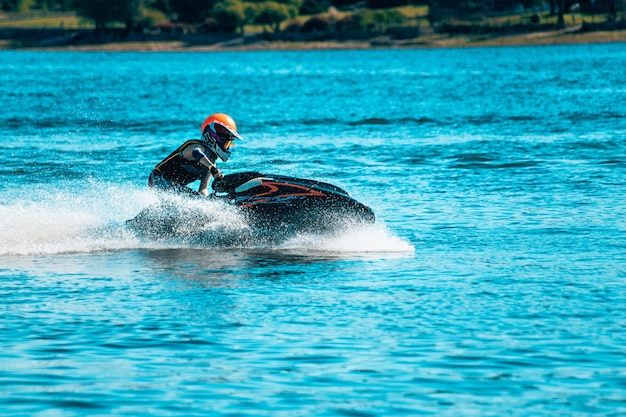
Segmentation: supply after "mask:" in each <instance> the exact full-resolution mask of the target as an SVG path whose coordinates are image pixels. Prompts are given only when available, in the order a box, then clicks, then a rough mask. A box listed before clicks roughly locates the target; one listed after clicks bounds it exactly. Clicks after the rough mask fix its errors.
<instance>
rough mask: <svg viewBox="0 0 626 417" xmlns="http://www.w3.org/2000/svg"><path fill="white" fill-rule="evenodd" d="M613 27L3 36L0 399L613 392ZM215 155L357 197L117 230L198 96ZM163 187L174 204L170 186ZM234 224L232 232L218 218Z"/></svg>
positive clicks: (460, 401)
mask: <svg viewBox="0 0 626 417" xmlns="http://www.w3.org/2000/svg"><path fill="white" fill-rule="evenodd" d="M624 68H626V45H624V44H614V45H595V46H588V45H583V46H554V47H519V48H492V49H449V50H401V51H400V50H387V51H382V50H381V51H325V52H247V53H238V52H232V53H231V52H219V53H63V52H58V53H57V52H0V100H1V103H0V104H1V105H0V107H1V108H2V110H1V111H0V162H1V163H0V295H1V297H2V302H1V303H0V335H1V336H0V343H1V345H2V349H0V389H1V391H2V392H3V395H2V396H0V414H3V415H12V416H18V415H23V416H34V415H37V416H78V415H90V416H98V415H101V416H105V415H128V416H140V415H145V416H190V415H213V416H273V417H275V416H358V417H361V416H362V417H368V416H395V415H407V416H415V415H435V416H458V415H466V416H503V415H507V416H531V415H532V416H544V415H545V416H583V415H594V416H599V415H602V416H618V415H625V414H626V350H625V346H626V240H625V238H626V208H625V203H624V201H625V199H624V194H625V192H624V191H625V186H626V84H625V83H624V80H625V79H626V78H625V72H624ZM216 111H223V112H227V113H229V114H231V115H232V116H233V117H234V118H235V120H236V121H237V123H238V125H239V130H240V132H241V133H242V135H244V136H245V141H244V142H241V143H240V144H239V146H238V147H237V148H236V149H235V150H234V152H233V157H232V158H231V160H230V161H229V162H228V163H221V164H219V166H220V168H221V169H222V171H223V172H224V173H232V172H238V171H247V170H258V171H262V172H269V173H276V174H285V175H296V176H300V177H304V178H313V179H317V180H322V181H326V182H330V183H333V184H336V185H338V186H341V187H343V188H345V189H347V190H348V191H349V192H350V193H351V194H352V195H353V196H354V197H355V198H356V199H357V200H359V201H361V202H363V203H365V204H368V205H369V206H370V207H372V209H373V210H374V212H375V213H376V215H377V222H376V224H375V225H373V226H368V227H355V228H352V229H350V230H348V231H346V232H342V233H337V234H333V235H316V234H310V235H295V236H280V239H279V240H278V241H277V242H276V241H275V242H273V243H272V244H268V243H263V242H260V241H259V242H256V241H254V240H246V241H238V240H237V239H236V235H237V233H238V230H239V229H240V228H242V227H243V228H245V227H246V225H245V224H240V223H236V222H235V221H234V219H233V217H232V216H231V215H230V214H229V213H225V209H224V207H223V206H220V205H216V204H210V203H207V206H206V207H203V208H200V210H202V211H203V214H207V213H208V214H210V215H214V217H215V221H214V222H213V223H212V224H211V227H210V228H209V230H208V231H207V233H209V234H210V233H215V234H220V237H221V239H219V241H220V242H222V243H220V244H216V243H210V242H216V240H211V239H208V240H207V241H206V242H204V243H203V241H197V240H193V241H192V240H188V239H185V237H184V236H183V237H179V238H176V239H157V240H146V239H142V238H141V237H138V236H136V235H135V234H134V233H133V232H132V231H131V230H128V229H127V228H126V227H125V224H124V222H125V220H127V219H129V218H132V217H133V216H135V215H136V214H137V213H138V212H139V211H141V210H142V209H143V208H144V207H146V206H148V205H150V204H152V203H154V202H155V199H156V197H155V196H154V195H153V193H152V192H151V191H150V190H149V189H148V187H147V176H148V174H149V173H150V171H151V169H152V168H153V166H154V165H155V164H156V163H158V162H159V161H160V160H161V159H162V158H164V157H165V156H166V155H167V154H169V152H171V151H172V150H173V149H175V148H176V147H177V146H178V145H179V144H180V143H182V141H184V140H186V139H189V138H197V137H198V135H199V128H200V125H201V123H202V121H203V120H204V118H205V117H206V116H207V115H208V114H210V113H213V112H216ZM181 204H182V203H181ZM231 234H232V239H230V240H229V238H230V237H231Z"/></svg>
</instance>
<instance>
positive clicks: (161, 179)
mask: <svg viewBox="0 0 626 417" xmlns="http://www.w3.org/2000/svg"><path fill="white" fill-rule="evenodd" d="M189 145H202V142H201V141H199V140H188V141H187V142H185V143H183V144H182V145H181V146H180V147H178V149H176V150H175V151H174V152H172V153H171V154H170V155H169V156H168V157H167V158H165V159H164V160H162V161H161V162H159V163H158V164H157V166H155V167H154V170H153V171H152V173H151V174H150V178H149V179H148V184H149V185H150V187H156V188H160V189H164V190H181V191H182V190H184V189H185V188H186V187H185V186H186V185H188V184H191V183H192V182H194V181H197V180H199V179H201V178H204V177H205V176H206V175H208V174H209V168H208V167H206V166H204V165H202V164H201V163H200V162H199V161H195V160H194V161H190V160H188V159H186V158H184V157H183V155H182V153H183V150H184V149H185V148H186V147H187V146H189ZM202 149H205V148H204V147H203V148H202ZM207 156H208V158H209V159H210V160H211V162H213V163H215V160H216V159H217V155H215V154H214V153H213V152H208V153H207Z"/></svg>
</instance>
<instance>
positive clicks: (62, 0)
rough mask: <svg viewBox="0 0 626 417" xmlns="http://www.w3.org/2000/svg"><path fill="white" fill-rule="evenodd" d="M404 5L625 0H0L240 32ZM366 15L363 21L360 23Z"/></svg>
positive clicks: (454, 10)
mask: <svg viewBox="0 0 626 417" xmlns="http://www.w3.org/2000/svg"><path fill="white" fill-rule="evenodd" d="M407 5H424V6H428V10H429V13H428V16H427V18H428V20H429V22H430V24H431V25H432V26H435V25H436V24H437V23H438V22H441V21H444V20H446V19H448V20H449V19H451V18H458V17H466V16H476V15H480V14H481V13H499V12H500V13H507V12H514V11H519V10H520V9H523V10H545V9H546V8H549V9H550V13H551V14H552V15H554V16H558V21H559V22H560V23H562V22H563V16H564V14H566V13H568V12H571V11H572V10H576V11H578V12H582V13H587V14H594V13H596V14H601V13H602V14H606V15H607V16H608V18H609V19H623V18H624V12H625V11H626V0H270V1H265V0H0V9H2V10H3V11H6V12H17V13H28V12H29V11H44V12H47V11H74V12H76V13H77V14H78V15H79V16H81V17H83V18H85V19H88V20H91V21H92V22H93V23H94V25H95V27H96V30H101V29H105V28H107V27H108V26H110V25H119V24H123V25H124V27H125V28H126V29H127V30H132V29H134V28H144V27H149V26H153V25H155V24H157V23H162V22H166V21H170V22H178V23H184V24H192V25H208V26H210V27H211V28H212V29H213V30H216V31H221V32H237V31H239V32H243V29H244V27H245V26H246V25H251V24H258V25H266V26H269V27H271V28H272V29H273V30H275V31H278V30H279V28H280V25H281V23H283V22H284V21H286V20H289V19H294V18H296V17H298V16H302V15H305V16H311V15H313V16H315V15H318V14H323V13H325V12H327V11H328V10H329V8H330V7H334V8H335V9H339V10H346V9H347V10H351V9H354V10H356V9H358V10H360V11H361V12H360V15H357V16H356V18H353V19H352V24H353V25H356V26H355V27H356V28H358V29H368V28H377V27H379V25H378V23H380V22H382V21H386V22H390V23H401V22H402V20H403V18H402V16H401V15H400V14H399V12H396V11H389V12H386V13H387V14H384V15H383V14H380V12H379V13H378V14H376V13H374V14H372V13H370V14H369V15H368V14H367V13H363V10H366V11H372V10H377V9H390V8H393V7H399V6H407ZM368 19H369V22H366V23H363V22H365V21H368ZM355 22H356V23H355ZM359 25H360V26H359Z"/></svg>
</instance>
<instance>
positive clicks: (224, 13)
mask: <svg viewBox="0 0 626 417" xmlns="http://www.w3.org/2000/svg"><path fill="white" fill-rule="evenodd" d="M248 9H249V10H248ZM211 15H212V16H213V17H214V18H215V20H216V21H217V26H218V29H219V30H221V31H223V32H235V31H237V30H241V32H243V28H244V26H245V24H246V23H247V19H248V18H249V17H250V16H255V15H256V13H255V12H254V6H253V5H248V6H247V5H246V4H244V2H241V1H237V0H229V1H223V2H219V3H217V4H216V5H215V6H214V7H213V10H212V12H211Z"/></svg>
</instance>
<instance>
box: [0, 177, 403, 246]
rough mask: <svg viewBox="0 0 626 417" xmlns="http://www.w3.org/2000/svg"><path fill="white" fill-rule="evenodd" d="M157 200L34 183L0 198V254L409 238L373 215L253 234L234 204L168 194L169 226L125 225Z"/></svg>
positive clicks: (375, 242)
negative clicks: (339, 224)
mask: <svg viewBox="0 0 626 417" xmlns="http://www.w3.org/2000/svg"><path fill="white" fill-rule="evenodd" d="M77 189H79V190H80V191H79V192H76V190H77ZM157 203H159V199H158V198H157V196H156V195H155V194H154V193H153V192H151V191H150V190H146V189H143V188H137V187H123V186H120V185H111V184H108V185H107V184H88V185H87V186H85V185H83V186H81V187H75V186H73V187H66V188H61V189H56V190H39V191H37V192H35V193H34V194H31V195H27V196H19V197H14V198H13V200H12V201H10V202H8V203H5V204H3V205H0V256H6V255H20V256H21V255H36V254H63V253H88V252H103V251H117V250H132V249H144V248H148V249H161V248H172V247H176V248H181V247H183V248H185V247H190V248H193V247H212V248H215V249H218V250H219V249H220V248H225V247H229V248H232V247H239V248H243V249H269V250H283V251H284V250H288V251H298V252H325V253H348V252H349V253H354V252H363V253H373V252H377V253H380V252H387V253H393V252H407V251H413V247H412V246H411V245H410V244H408V243H407V242H405V241H403V240H401V239H400V238H398V237H396V236H394V234H393V233H392V232H391V231H390V230H388V229H387V228H386V227H385V226H384V225H382V224H380V223H377V224H375V225H369V226H362V225H361V226H359V225H351V226H349V227H347V228H346V229H345V231H343V232H339V233H333V234H331V235H328V234H325V235H322V234H297V235H290V236H286V235H277V234H274V235H271V234H268V233H267V232H265V233H263V234H259V233H257V231H255V230H251V228H250V226H249V225H248V224H247V223H246V221H245V218H244V217H243V216H242V215H241V213H240V212H239V211H238V210H236V209H235V208H233V207H231V206H229V205H228V204H226V203H224V202H222V201H215V200H204V199H183V198H182V197H171V198H170V199H169V201H168V202H167V205H166V206H167V207H169V208H168V210H172V209H174V210H175V211H176V213H177V214H178V215H179V216H178V220H177V222H176V224H175V225H174V226H175V230H173V232H174V233H169V234H165V235H162V236H159V235H155V234H154V233H153V234H150V233H147V234H146V233H138V231H137V229H136V228H135V229H133V228H130V227H128V226H127V220H129V219H132V218H134V217H135V216H136V215H137V214H138V213H140V212H141V211H142V210H143V209H144V208H146V207H161V206H160V205H159V204H160V203H159V204H157ZM157 214H158V213H157ZM170 214H171V213H170ZM150 224H151V226H154V225H155V224H156V225H158V219H154V218H150ZM153 228H154V227H153ZM157 229H158V227H157ZM170 232H172V230H170Z"/></svg>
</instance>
